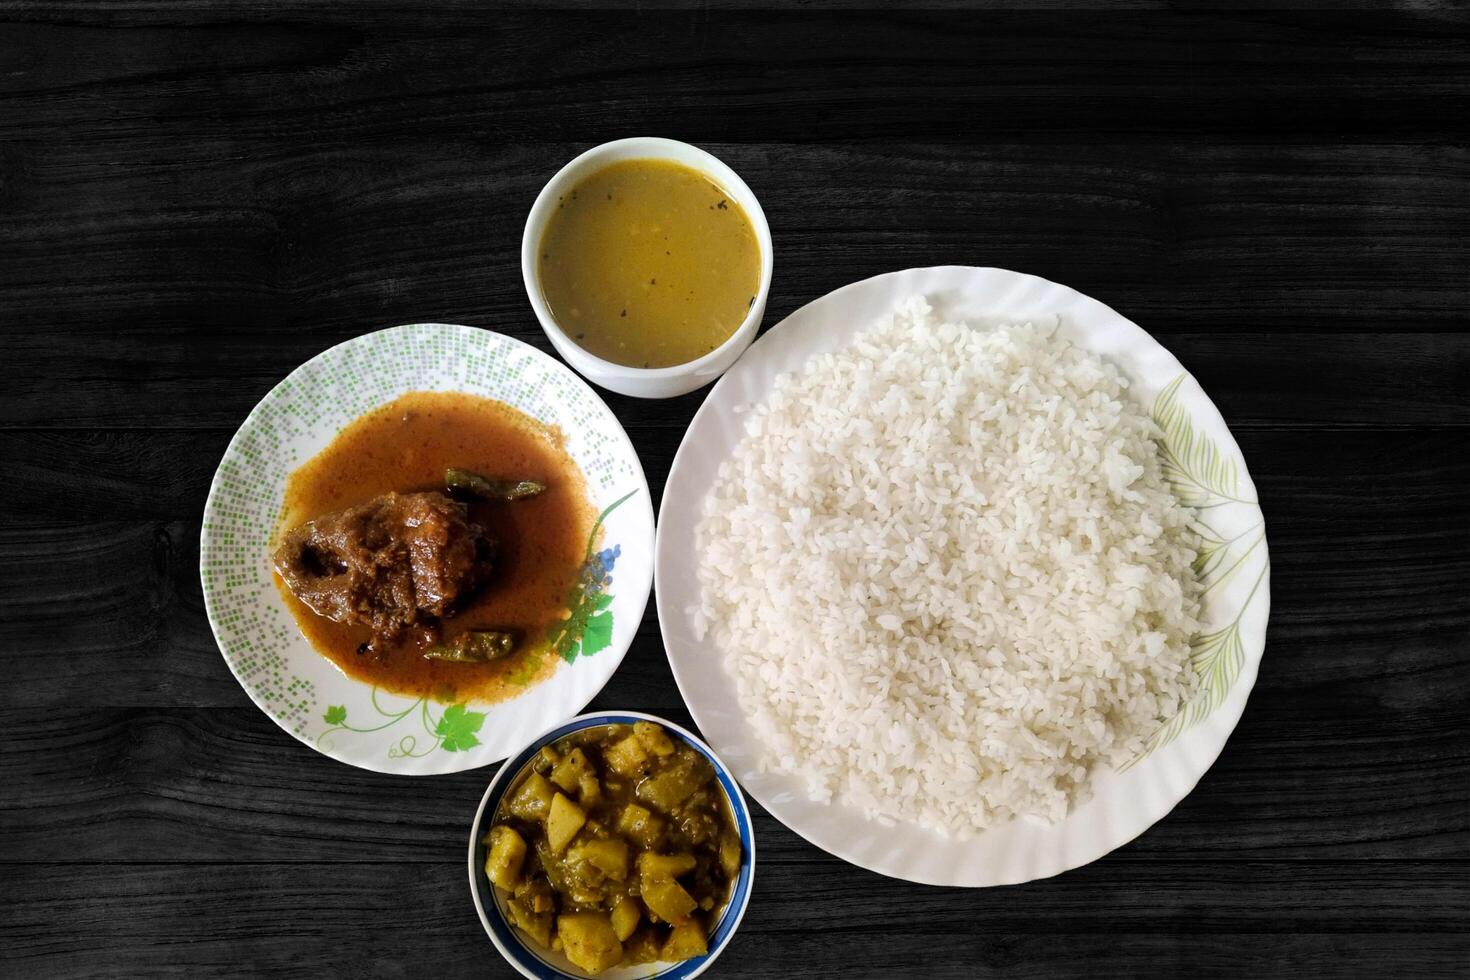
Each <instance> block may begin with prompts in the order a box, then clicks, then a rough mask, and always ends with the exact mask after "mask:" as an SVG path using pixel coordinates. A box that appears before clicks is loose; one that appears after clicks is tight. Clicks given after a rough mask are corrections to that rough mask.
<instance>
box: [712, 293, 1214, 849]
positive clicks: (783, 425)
mask: <svg viewBox="0 0 1470 980" xmlns="http://www.w3.org/2000/svg"><path fill="white" fill-rule="evenodd" d="M1127 387H1128V383H1127V381H1126V380H1125V379H1124V378H1123V377H1122V376H1121V375H1120V374H1119V373H1118V371H1117V370H1116V369H1115V368H1113V367H1112V366H1111V365H1110V364H1108V363H1107V362H1106V361H1104V360H1103V359H1102V358H1100V357H1098V356H1096V355H1094V354H1091V353H1089V352H1088V351H1085V350H1082V349H1081V348H1078V347H1076V346H1073V345H1072V344H1069V343H1067V342H1066V341H1064V340H1062V339H1060V338H1057V337H1055V336H1054V335H1053V333H1052V331H1051V330H1048V329H1044V328H1039V327H1034V326H1032V325H1029V324H1027V325H1022V326H1009V327H1002V328H998V329H991V330H980V329H972V328H970V327H968V326H966V325H964V324H954V323H941V322H939V320H938V319H937V318H936V317H935V316H934V315H933V314H932V313H931V311H930V309H929V307H928V305H927V304H926V303H925V302H924V301H923V300H922V299H914V300H911V301H910V302H908V303H906V304H905V305H904V306H903V308H902V309H900V310H899V311H898V312H897V313H896V314H895V315H893V316H890V317H886V318H884V319H883V320H882V321H880V322H879V323H878V324H877V325H876V326H875V327H873V328H872V329H870V330H868V331H866V332H864V333H863V334H861V335H860V336H859V337H858V339H857V340H856V341H855V342H854V343H853V344H852V346H851V347H849V348H848V349H847V350H845V351H843V352H841V353H838V354H827V355H823V356H820V357H817V358H814V359H812V360H811V361H809V362H808V363H807V365H806V366H805V367H804V368H803V369H802V370H801V371H799V372H796V373H795V374H792V375H787V376H784V377H782V378H781V379H780V380H779V381H778V382H777V384H776V387H775V390H774V391H773V392H772V394H771V395H770V396H769V397H768V398H767V399H766V400H765V401H764V402H762V403H761V404H760V405H759V406H756V407H755V408H754V409H753V410H752V411H751V412H750V414H749V415H748V417H747V423H746V435H745V438H744V439H743V441H742V442H741V443H740V445H739V447H738V448H737V449H736V451H735V453H734V455H733V457H732V458H731V459H729V460H728V461H727V462H726V463H725V464H724V465H723V466H722V467H721V469H720V474H719V477H718V479H717V481H716V485H715V487H714V488H713V489H712V491H711V492H710V494H709V496H708V498H707V499H706V501H705V504H704V516H703V519H702V521H701V523H700V526H699V529H698V550H699V554H700V555H701V566H700V573H699V574H700V583H701V605H700V608H699V609H698V610H697V614H696V619H697V621H698V623H699V628H700V629H701V630H703V629H705V628H706V627H708V629H709V631H710V633H711V634H712V635H713V637H714V639H715V641H716V642H717V644H718V646H719V648H720V649H721V650H722V651H723V652H724V656H725V657H726V662H727V664H728V667H729V670H730V673H731V674H732V675H733V677H734V678H735V682H736V685H737V689H738V696H739V699H740V704H741V706H742V708H743V710H744V711H745V713H746V715H747V717H748V718H749V720H750V722H751V724H752V725H753V726H754V727H755V730H756V732H757V733H758V735H759V737H760V739H761V741H762V742H763V743H764V747H765V750H766V753H765V758H764V760H763V761H764V765H765V766H766V768H767V769H769V770H775V771H779V772H786V773H793V774H796V775H798V776H800V777H801V778H802V779H803V780H804V782H805V784H806V786H807V788H808V791H809V792H810V794H811V796H812V798H813V799H815V800H817V801H823V802H825V801H829V800H837V801H841V802H844V803H848V804H852V805H854V806H857V807H860V808H862V809H863V810H865V811H866V812H867V813H868V814H869V815H870V816H872V817H875V818H877V819H880V820H884V821H896V822H903V823H910V824H919V825H921V826H925V827H928V828H931V829H934V830H937V831H941V832H943V833H947V834H950V835H954V836H959V837H964V836H968V835H970V834H972V833H974V832H975V831H978V830H981V829H983V828H985V827H988V826H991V825H993V824H995V823H997V822H1000V821H1004V820H1008V819H1010V818H1011V817H1013V816H1018V815H1019V816H1028V817H1032V818H1037V819H1040V820H1044V821H1055V820H1057V819H1059V818H1061V817H1062V816H1064V815H1065V814H1066V813H1067V810H1068V808H1069V807H1070V806H1072V805H1073V804H1074V803H1075V802H1077V801H1078V800H1080V799H1081V798H1082V797H1083V796H1084V795H1085V787H1086V783H1087V779H1088V776H1089V774H1090V773H1091V772H1092V771H1094V770H1095V769H1097V768H1098V767H1100V766H1104V765H1116V764H1120V763H1123V762H1125V761H1127V760H1128V759H1130V758H1132V757H1133V756H1134V755H1136V754H1137V753H1138V752H1139V751H1140V750H1141V749H1143V748H1144V746H1145V744H1146V743H1147V741H1148V738H1149V736H1150V735H1151V734H1152V733H1153V732H1154V731H1155V730H1156V729H1157V728H1158V727H1159V725H1160V724H1161V723H1162V722H1163V721H1164V720H1167V719H1168V718H1169V717H1171V716H1172V715H1173V714H1174V713H1175V712H1176V711H1177V710H1178V709H1179V707H1180V705H1181V703H1182V702H1184V701H1186V700H1187V699H1188V698H1189V697H1190V696H1191V695H1192V693H1193V691H1194V685H1195V678H1194V674H1193V671H1192V669H1191V667H1190V661H1189V640H1190V638H1191V637H1192V636H1193V635H1194V634H1195V632H1196V631H1197V628H1198V624H1197V622H1196V616H1197V612H1198V600H1197V593H1198V586H1197V584H1196V581H1195V578H1194V574H1193V572H1192V567H1191V563H1192V562H1193V560H1194V557H1195V553H1196V542H1195V539H1194V536H1193V534H1192V533H1191V532H1190V531H1189V525H1190V522H1191V520H1192V518H1193V512H1192V511H1191V510H1189V509H1188V508H1186V507H1184V506H1182V505H1181V504H1180V503H1179V501H1178V500H1177V499H1176V498H1175V497H1174V495H1173V494H1172V493H1171V492H1170V490H1169V487H1168V484H1167V483H1166V482H1165V480H1164V478H1163V476H1162V474H1161V472H1160V464H1159V458H1158V449H1157V446H1156V444H1155V441H1154V439H1155V437H1156V435H1157V431H1156V428H1155V426H1154V424H1153V422H1152V421H1151V420H1150V419H1149V417H1148V415H1147V413H1146V412H1145V411H1144V410H1143V409H1142V407H1141V406H1140V405H1138V404H1136V403H1135V401H1134V400H1133V399H1132V398H1131V397H1130V395H1129V394H1128V392H1127Z"/></svg>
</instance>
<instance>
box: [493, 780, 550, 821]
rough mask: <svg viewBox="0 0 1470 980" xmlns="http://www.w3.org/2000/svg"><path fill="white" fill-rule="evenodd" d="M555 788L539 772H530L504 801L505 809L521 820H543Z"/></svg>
mask: <svg viewBox="0 0 1470 980" xmlns="http://www.w3.org/2000/svg"><path fill="white" fill-rule="evenodd" d="M555 795H556V787H555V786H552V785H551V783H550V782H549V781H548V780H547V778H546V777H545V776H543V775H541V774H540V773H539V772H535V771H532V772H531V774H530V775H529V776H527V777H526V778H525V779H524V780H522V781H521V784H520V785H519V786H517V787H516V788H515V789H514V790H512V791H511V794H510V796H509V797H507V798H506V800H505V809H506V812H507V813H509V814H510V815H511V816H513V817H519V818H520V819H522V820H545V819H546V813H547V811H548V810H550V809H551V798H552V797H553V796H555Z"/></svg>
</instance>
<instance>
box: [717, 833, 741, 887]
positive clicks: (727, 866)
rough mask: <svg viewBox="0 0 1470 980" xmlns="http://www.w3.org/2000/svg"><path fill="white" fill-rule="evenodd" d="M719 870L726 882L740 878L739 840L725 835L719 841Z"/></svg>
mask: <svg viewBox="0 0 1470 980" xmlns="http://www.w3.org/2000/svg"><path fill="white" fill-rule="evenodd" d="M720 870H721V871H723V872H724V873H725V879H726V880H727V881H734V880H735V879H736V878H738V877H739V876H740V838H738V837H736V836H734V835H733V834H726V835H725V836H724V837H723V838H721V840H720Z"/></svg>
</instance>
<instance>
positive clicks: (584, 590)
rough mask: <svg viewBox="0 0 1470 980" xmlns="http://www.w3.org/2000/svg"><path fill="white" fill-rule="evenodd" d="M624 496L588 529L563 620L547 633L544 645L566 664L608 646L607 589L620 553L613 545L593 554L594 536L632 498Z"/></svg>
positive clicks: (610, 616) (610, 619)
mask: <svg viewBox="0 0 1470 980" xmlns="http://www.w3.org/2000/svg"><path fill="white" fill-rule="evenodd" d="M636 492H637V491H633V492H632V493H627V494H624V495H623V496H621V497H619V498H618V499H617V500H614V501H613V502H612V503H611V504H609V505H608V506H607V508H606V509H605V510H603V512H602V513H601V514H598V515H597V521H596V523H594V524H593V525H592V533H591V534H589V535H588V537H587V555H586V560H585V561H584V562H583V564H582V569H581V571H580V572H578V573H577V581H576V582H575V583H574V584H573V585H572V587H571V589H570V590H569V591H568V592H567V600H566V601H567V609H569V610H570V612H569V614H568V615H567V618H566V619H564V620H562V621H561V622H560V623H557V624H556V625H554V626H552V627H551V629H550V630H548V631H547V643H548V645H549V646H550V647H551V649H553V650H555V651H556V655H557V656H559V657H561V658H562V659H563V660H565V661H566V662H567V663H572V662H573V661H575V660H576V659H577V657H579V656H581V657H588V656H591V655H592V654H594V653H597V652H598V651H599V650H605V649H607V648H608V647H609V646H611V645H612V634H613V614H612V609H611V608H610V607H611V606H612V603H613V597H612V595H611V593H609V592H608V591H607V590H608V587H609V586H611V585H612V570H613V566H614V565H615V564H616V563H617V560H618V556H620V555H621V554H622V553H623V549H622V546H621V545H613V546H612V547H611V548H604V549H603V550H601V551H598V552H596V553H595V554H594V553H593V549H594V548H595V547H597V535H598V532H599V531H600V530H601V529H602V524H603V521H605V520H606V519H607V515H609V514H611V513H612V512H613V511H614V510H616V509H617V508H618V506H619V505H621V504H622V503H623V502H624V501H625V500H627V499H628V498H629V497H631V496H633V493H636Z"/></svg>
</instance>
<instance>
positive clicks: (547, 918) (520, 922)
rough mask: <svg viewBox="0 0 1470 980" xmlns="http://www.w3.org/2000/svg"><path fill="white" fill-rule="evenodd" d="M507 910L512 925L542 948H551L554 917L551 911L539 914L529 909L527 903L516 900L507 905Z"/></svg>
mask: <svg viewBox="0 0 1470 980" xmlns="http://www.w3.org/2000/svg"><path fill="white" fill-rule="evenodd" d="M505 909H506V912H507V914H508V917H509V919H510V924H511V925H513V926H515V927H516V928H518V929H520V930H521V931H522V932H524V933H525V934H526V935H528V936H530V937H531V938H532V939H534V940H536V942H537V943H539V944H540V945H542V946H549V945H550V944H551V920H552V918H553V916H552V914H551V913H550V912H549V911H548V912H537V911H535V910H534V909H531V908H529V907H527V904H526V902H524V901H522V900H520V899H514V898H513V899H511V900H510V901H508V902H506V903H505Z"/></svg>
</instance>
